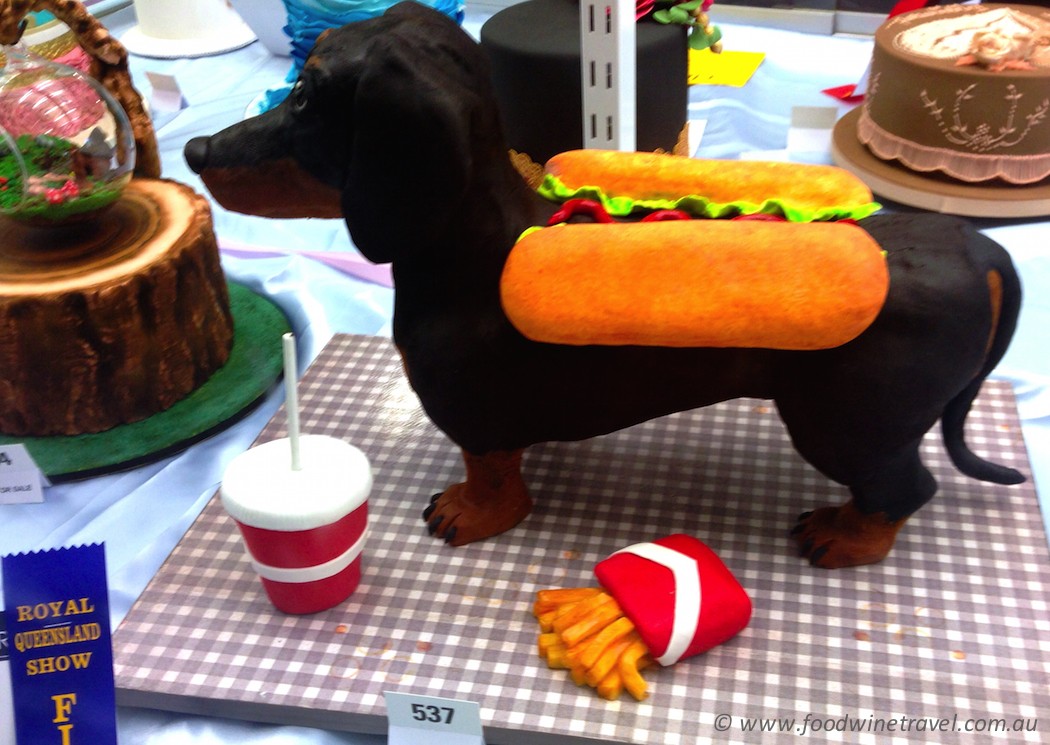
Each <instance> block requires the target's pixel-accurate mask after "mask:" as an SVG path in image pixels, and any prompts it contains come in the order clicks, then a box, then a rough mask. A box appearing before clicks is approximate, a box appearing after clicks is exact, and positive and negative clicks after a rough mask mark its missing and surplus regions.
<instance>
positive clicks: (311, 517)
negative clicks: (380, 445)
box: [219, 435, 372, 531]
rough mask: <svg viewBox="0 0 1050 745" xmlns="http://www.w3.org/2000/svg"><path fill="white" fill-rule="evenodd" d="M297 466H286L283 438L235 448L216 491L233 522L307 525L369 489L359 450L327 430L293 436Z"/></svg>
mask: <svg viewBox="0 0 1050 745" xmlns="http://www.w3.org/2000/svg"><path fill="white" fill-rule="evenodd" d="M299 457H300V463H301V464H302V468H301V469H300V470H298V471H293V470H292V451H291V445H290V444H289V442H288V440H287V439H281V440H273V441H271V442H266V443H263V444H262V445H258V446H256V447H254V448H252V449H250V450H248V451H246V452H244V453H241V454H240V455H238V456H237V457H236V458H234V459H233V461H231V462H230V465H229V466H228V467H227V469H226V473H225V474H224V476H223V481H222V488H221V490H220V492H219V495H220V498H221V500H222V505H223V507H225V508H226V511H227V512H228V513H230V516H231V517H233V518H234V519H235V520H237V521H238V522H242V523H245V524H246V525H251V526H253V527H256V528H264V529H266V530H289V531H290V530H310V529H311V528H317V527H320V526H322V525H327V524H329V523H333V522H335V521H336V520H339V519H340V518H342V517H344V516H346V515H348V514H349V513H351V512H353V511H354V510H355V509H357V508H358V507H360V506H361V505H362V504H364V502H365V500H366V499H367V498H368V493H369V491H371V489H372V470H371V468H370V467H369V465H368V459H367V458H366V457H365V454H364V453H362V452H361V451H360V450H358V449H357V448H355V447H354V446H353V445H351V444H349V443H347V442H344V441H343V440H339V439H337V438H335V437H328V436H327V435H302V436H301V437H300V438H299Z"/></svg>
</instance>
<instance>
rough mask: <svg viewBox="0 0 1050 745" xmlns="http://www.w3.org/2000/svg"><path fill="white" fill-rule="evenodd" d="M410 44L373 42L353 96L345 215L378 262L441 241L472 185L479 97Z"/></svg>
mask: <svg viewBox="0 0 1050 745" xmlns="http://www.w3.org/2000/svg"><path fill="white" fill-rule="evenodd" d="M409 43H410V41H409V40H403V39H398V38H397V37H396V36H394V38H393V39H389V38H388V39H385V40H382V41H379V42H378V43H376V44H374V45H373V46H372V48H371V49H370V50H369V54H368V55H367V56H366V58H365V61H364V63H363V64H364V65H365V68H364V71H363V73H362V75H361V77H360V79H359V81H358V84H357V90H356V95H355V98H354V115H353V132H352V133H349V134H350V136H351V137H352V147H351V153H350V166H349V169H348V177H347V183H346V184H345V186H344V188H343V196H342V208H343V216H344V218H345V219H346V223H347V226H348V227H349V229H350V234H351V236H352V237H353V240H354V243H355V244H356V245H357V247H358V248H359V249H360V251H361V252H362V253H363V254H364V255H365V256H366V257H367V258H368V259H369V260H370V261H373V262H376V263H384V262H389V261H393V260H394V259H395V258H396V256H397V254H398V252H400V251H404V250H412V249H413V248H414V247H415V246H420V245H427V244H428V243H433V242H434V241H435V240H440V235H441V233H442V231H443V230H444V228H445V226H446V225H447V224H448V223H449V221H450V220H451V219H452V218H453V217H454V215H455V214H456V211H457V210H458V208H459V206H460V204H461V201H462V199H463V196H464V194H465V192H466V186H467V173H468V169H469V161H470V147H469V137H470V115H469V101H470V97H471V96H472V95H473V94H472V93H471V92H469V91H465V90H464V89H463V87H462V86H461V85H456V84H455V83H451V82H448V81H446V80H444V77H445V75H444V74H443V72H442V71H441V70H440V66H441V61H440V57H439V56H438V55H435V56H434V58H433V59H428V61H427V64H426V65H424V66H420V65H419V59H420V57H419V54H418V51H417V52H416V53H415V55H410V54H408V53H406V52H405V51H403V48H404V46H405V45H406V44H409Z"/></svg>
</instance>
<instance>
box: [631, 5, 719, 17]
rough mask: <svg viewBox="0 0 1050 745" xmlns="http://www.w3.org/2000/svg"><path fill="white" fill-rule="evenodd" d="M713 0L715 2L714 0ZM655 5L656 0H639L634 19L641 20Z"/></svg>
mask: <svg viewBox="0 0 1050 745" xmlns="http://www.w3.org/2000/svg"><path fill="white" fill-rule="evenodd" d="M711 1H712V2H714V0H711ZM654 5H656V0H637V2H636V4H635V6H634V7H635V11H634V20H636V21H640V20H642V18H644V17H645V16H647V15H649V13H650V11H652V9H653V6H654Z"/></svg>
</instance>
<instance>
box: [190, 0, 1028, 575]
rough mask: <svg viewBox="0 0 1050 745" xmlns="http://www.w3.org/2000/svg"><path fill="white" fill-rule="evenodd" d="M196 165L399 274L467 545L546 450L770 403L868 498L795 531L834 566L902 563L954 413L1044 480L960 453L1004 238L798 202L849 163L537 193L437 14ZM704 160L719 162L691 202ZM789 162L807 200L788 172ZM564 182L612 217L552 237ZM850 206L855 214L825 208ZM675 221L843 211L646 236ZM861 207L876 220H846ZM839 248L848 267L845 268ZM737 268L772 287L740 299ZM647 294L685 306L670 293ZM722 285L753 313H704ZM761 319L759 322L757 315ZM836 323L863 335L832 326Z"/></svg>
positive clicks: (853, 493) (704, 222) (348, 62)
mask: <svg viewBox="0 0 1050 745" xmlns="http://www.w3.org/2000/svg"><path fill="white" fill-rule="evenodd" d="M185 155H186V158H187V161H188V163H189V164H190V166H191V168H193V170H194V171H196V172H197V173H199V174H200V175H201V177H202V179H203V181H204V183H205V185H206V186H207V188H208V189H209V190H210V191H211V193H212V194H213V195H214V197H215V198H216V199H217V200H218V201H219V202H220V203H221V204H222V205H224V206H225V207H227V208H229V209H231V210H236V211H240V212H245V213H249V214H256V215H265V216H272V217H342V218H343V219H345V221H346V224H347V226H348V228H349V230H350V234H351V237H352V238H353V241H354V243H355V244H356V246H357V247H358V248H359V250H360V251H361V252H362V253H363V254H364V255H365V256H366V257H367V258H368V259H369V260H370V261H373V262H376V263H386V262H389V263H390V264H391V265H392V274H393V278H394V285H395V301H394V328H393V332H394V341H395V343H396V346H397V348H398V350H399V352H400V354H401V356H402V359H403V361H404V368H405V371H406V373H407V376H408V379H409V382H410V383H411V385H412V387H413V389H414V390H415V391H416V393H417V395H418V396H419V398H420V400H421V402H422V405H423V407H424V409H425V411H426V413H427V415H428V416H429V417H430V418H431V419H432V421H433V422H434V423H435V424H436V425H437V426H438V427H439V428H440V429H441V430H443V431H444V432H445V433H446V434H447V435H448V437H450V438H451V439H452V440H453V441H454V442H455V443H456V444H457V445H458V446H459V447H460V448H461V449H462V451H463V457H464V460H465V465H466V480H465V482H463V483H459V484H455V485H452V486H449V487H448V488H445V490H444V491H443V492H441V493H440V494H438V495H435V497H434V498H433V499H432V500H431V503H430V505H429V506H428V507H426V509H425V511H424V513H423V514H424V520H425V521H426V522H427V525H428V527H429V529H430V531H431V533H433V534H435V535H436V536H437V537H439V538H441V539H443V540H444V541H446V542H447V543H449V544H452V545H462V544H465V543H469V542H472V541H477V540H479V539H483V538H486V537H489V536H493V535H496V534H498V533H500V532H502V531H506V530H508V529H510V528H512V527H513V526H515V525H516V524H517V523H518V522H520V521H521V520H522V519H523V518H524V517H525V516H526V515H527V514H528V513H529V511H530V509H531V506H532V502H531V497H530V496H529V492H528V489H527V487H526V485H525V483H524V481H523V479H522V475H521V470H520V466H521V458H522V453H523V451H524V449H525V448H527V447H528V446H529V445H532V444H535V443H539V442H546V441H566V440H580V439H584V438H590V437H594V436H598V435H602V434H605V433H609V432H612V431H615V430H618V429H621V428H624V427H628V426H631V425H634V424H636V423H639V422H643V421H646V420H649V419H652V418H655V417H660V416H663V415H666V414H669V413H672V412H676V411H682V410H687V409H692V408H696V407H700V406H705V405H709V404H712V403H715V402H718V401H723V400H726V399H730V398H736V397H742V396H748V397H756V398H762V399H769V400H773V401H775V403H776V406H777V408H778V410H779V413H780V416H781V418H782V419H783V421H784V423H785V425H786V428H787V431H788V433H789V435H790V437H791V440H792V442H793V444H794V446H795V448H796V449H797V450H798V452H799V453H800V454H801V455H802V456H803V457H804V458H805V459H806V460H807V461H809V463H811V464H812V465H813V466H814V467H815V468H817V469H818V470H819V471H820V472H822V473H823V474H824V475H826V476H827V477H828V478H830V479H833V480H834V481H836V482H839V483H840V484H843V485H845V486H846V487H848V489H849V493H850V499H849V501H848V502H846V503H845V504H843V505H841V506H829V507H821V508H819V509H816V510H814V511H812V512H808V513H805V514H803V515H802V516H801V517H800V518H799V522H798V524H797V525H796V526H794V528H793V534H794V535H795V539H796V540H797V541H798V544H799V546H800V549H801V553H802V554H803V555H804V556H806V557H808V559H809V560H810V561H811V562H812V563H813V564H816V565H818V566H823V567H829V568H830V567H841V566H850V565H856V564H863V563H870V562H875V561H878V560H880V559H881V558H883V557H884V556H885V555H886V554H887V552H888V551H889V550H890V548H891V547H892V545H893V542H894V539H895V537H896V534H897V532H898V530H899V529H900V528H901V526H902V525H903V524H904V522H905V520H906V518H908V516H910V515H911V514H913V513H914V512H915V511H916V510H918V509H919V508H920V507H921V506H922V505H923V504H924V503H925V502H927V501H928V500H929V499H930V498H931V497H932V496H933V495H934V492H935V491H936V483H935V481H934V478H933V477H932V475H931V474H930V472H929V471H928V470H927V469H926V468H925V467H924V465H923V464H922V462H921V460H920V455H919V444H920V441H921V440H922V438H923V436H924V435H925V434H926V432H927V431H928V430H930V429H931V428H932V427H933V426H934V424H935V423H936V422H937V420H938V419H941V420H942V428H943V436H944V442H945V446H946V449H947V451H948V453H949V455H950V457H951V459H952V461H953V463H954V464H955V465H956V467H957V468H959V470H960V471H962V472H963V473H965V474H967V475H968V476H970V477H973V478H977V479H981V480H985V481H990V482H995V483H1000V484H1011V483H1017V482H1020V481H1023V480H1024V477H1023V476H1022V475H1021V474H1020V473H1018V472H1017V471H1015V470H1013V469H1010V468H1007V467H1004V466H1001V465H997V464H993V463H990V462H988V461H986V460H984V459H982V458H980V457H978V456H977V455H975V454H974V453H973V452H972V451H971V450H970V449H969V448H968V447H967V445H966V443H965V441H964V421H965V419H966V415H967V413H968V412H969V409H970V406H971V404H972V402H973V401H974V399H975V397H976V396H977V394H978V391H979V389H980V387H981V383H982V381H983V380H984V378H985V377H986V376H987V375H988V374H989V372H990V371H991V370H992V368H993V367H994V366H995V365H996V363H997V362H998V360H999V359H1000V358H1001V357H1002V355H1003V353H1004V352H1005V350H1006V348H1007V345H1008V344H1009V341H1010V338H1011V335H1012V333H1013V330H1014V326H1015V323H1016V320H1017V316H1018V312H1019V307H1020V302H1021V298H1020V284H1019V281H1018V278H1017V275H1016V273H1015V271H1014V268H1013V266H1012V264H1011V261H1010V259H1009V256H1008V255H1007V253H1006V252H1005V251H1004V250H1003V249H1002V248H1001V247H1000V246H998V245H997V244H995V243H994V242H993V241H991V240H989V239H988V238H986V237H984V236H982V235H981V234H980V233H978V232H977V231H976V230H974V229H973V228H972V227H971V226H970V225H969V223H967V222H966V221H964V220H961V219H957V218H954V217H948V216H942V215H930V214H902V215H885V214H875V215H871V216H866V217H865V216H864V215H865V214H866V213H868V212H871V211H872V209H871V207H870V205H869V206H867V207H865V206H864V205H865V203H866V202H870V199H871V194H870V192H868V191H866V189H865V188H864V187H862V192H863V193H861V194H859V195H858V194H853V195H852V196H844V197H843V196H838V197H833V196H829V194H828V192H827V190H826V189H825V191H824V193H822V194H821V195H818V197H819V198H818V201H821V200H822V201H823V207H821V206H820V205H819V204H808V205H807V204H805V203H804V202H805V198H806V197H805V194H803V193H801V192H805V191H807V190H812V189H816V190H818V191H819V190H820V189H821V188H823V187H821V186H820V184H821V183H823V182H824V181H826V180H828V179H830V180H836V179H840V178H842V174H844V172H841V173H840V174H839V175H836V173H835V172H836V171H837V169H833V168H831V167H818V166H814V167H812V169H813V170H808V167H803V166H798V165H788V166H783V165H780V166H778V165H777V164H765V165H764V166H759V167H756V166H754V165H750V164H749V165H744V164H736V165H733V164H731V163H729V162H725V163H717V162H716V163H714V164H711V163H708V164H705V163H703V162H702V161H691V159H687V158H675V156H657V155H648V156H646V155H642V154H609V153H594V154H579V153H570V154H566V155H565V156H564V157H563V156H557V157H556V158H555V159H554V163H552V164H551V165H549V166H548V181H551V182H552V183H547V184H546V195H544V194H541V193H538V191H537V189H535V188H533V187H530V186H529V185H527V184H526V183H525V180H524V179H523V178H522V176H521V175H520V174H519V172H518V170H517V169H516V168H515V167H514V165H513V164H512V162H511V159H510V158H509V157H508V151H507V146H506V143H505V141H504V138H503V135H502V126H501V123H500V119H499V114H498V113H497V107H496V103H495V98H494V96H493V92H492V83H491V81H490V79H489V74H488V67H487V61H486V59H485V57H484V54H483V52H482V51H481V50H480V48H479V47H478V45H477V44H476V43H475V42H474V41H473V40H472V39H471V38H470V37H469V36H468V35H467V34H466V33H464V32H463V31H462V30H461V29H460V28H459V27H458V26H456V25H455V24H454V23H452V22H450V21H449V20H448V19H447V18H445V17H444V16H442V15H441V14H440V13H437V12H435V11H432V10H430V9H428V8H425V7H423V6H421V5H418V4H415V3H411V2H405V3H401V4H399V5H396V6H394V7H393V8H391V9H390V10H388V11H387V12H386V13H385V14H384V15H382V16H380V17H378V18H375V19H371V20H367V21H360V22H357V23H353V24H350V25H347V26H345V27H343V28H340V29H333V30H330V31H327V32H325V33H324V34H323V35H322V37H321V38H319V39H318V42H317V45H316V47H315V48H314V50H313V52H312V54H311V56H310V57H309V59H308V61H307V62H306V64H305V67H304V69H303V71H302V74H301V76H300V78H299V80H298V81H297V82H296V83H295V85H294V87H293V90H292V92H291V93H290V95H289V97H288V99H287V100H286V101H284V102H283V103H282V104H281V105H280V106H278V107H277V108H275V109H274V110H272V111H270V112H268V113H266V114H264V115H262V116H259V117H256V118H254V119H249V120H246V121H244V122H241V123H238V124H236V125H233V126H232V127H230V128H228V129H225V130H223V131H222V132H219V133H218V134H215V135H213V136H211V137H201V138H195V139H193V140H191V141H190V142H189V143H187V145H186V149H185ZM634 158H641V159H642V160H641V163H640V164H639V163H638V162H636V161H634V160H632V159H634ZM650 159H651V160H650ZM661 159H663V160H661ZM670 160H674V161H675V163H674V164H671V163H670ZM577 161H578V162H577ZM683 164H691V165H688V166H687V165H683ZM683 167H685V168H687V169H688V168H689V167H692V168H699V169H701V171H702V172H701V173H699V174H698V173H696V172H693V173H691V174H688V175H687V178H688V179H692V181H691V182H690V183H687V184H686V185H685V186H684V187H683V186H681V185H676V178H677V176H676V175H675V174H676V173H677V171H679V170H680V169H681V168H683ZM778 168H780V169H781V171H786V173H784V172H782V173H781V174H780V176H779V181H778V182H777V183H781V184H784V183H785V182H786V183H787V185H786V186H783V187H774V186H772V185H771V184H772V183H773V181H771V179H770V178H767V176H768V174H769V173H772V172H775V171H776V170H777V169H778ZM704 169H706V171H705V170H704ZM741 169H743V170H741ZM747 169H752V170H747ZM625 174H626V175H625ZM705 174H706V175H705ZM774 175H775V174H774ZM785 175H786V176H787V178H786V179H785V178H784V176H785ZM845 175H846V176H848V174H845ZM657 176H659V178H657ZM665 177H666V178H665ZM851 178H852V177H849V178H847V179H846V180H847V181H849V180H850V179H851ZM857 183H859V182H857ZM634 184H640V186H638V187H636V186H635V185H634ZM719 184H721V186H719ZM587 187H593V188H592V189H591V190H590V192H588V191H587ZM722 187H725V188H724V189H722ZM636 188H637V189H640V191H637V192H636V193H633V194H632V193H630V192H631V191H632V190H634V189H636ZM777 188H782V189H783V190H784V191H783V194H780V193H773V192H774V191H775V190H776V189H777ZM828 188H829V189H830V188H832V187H828ZM836 188H837V187H836ZM683 189H684V190H683ZM719 189H722V191H723V192H724V193H718V194H715V193H714V192H716V191H718V190H719ZM763 190H765V193H762V192H763ZM540 191H544V190H540ZM557 193H562V194H563V196H564V197H565V198H566V199H569V201H570V202H572V201H574V200H578V199H582V198H584V197H587V196H591V197H594V199H589V200H588V201H586V202H584V203H577V204H584V205H590V206H588V207H587V209H590V208H591V206H593V203H595V202H596V203H597V204H598V206H599V207H601V209H596V210H594V214H598V215H600V216H602V219H603V220H605V221H606V222H607V221H609V220H611V221H613V223H614V224H567V225H561V226H556V227H542V226H545V225H546V224H547V223H548V221H550V219H551V217H552V216H553V215H554V213H555V212H556V211H562V212H564V209H565V208H564V206H563V205H561V204H558V203H557V201H551V196H552V194H554V195H555V197H556V196H557ZM836 199H837V200H838V201H840V202H843V203H847V202H848V203H852V207H849V206H848V205H847V206H848V208H847V209H846V210H845V211H844V213H843V214H835V212H836V210H835V209H831V210H830V211H828V210H827V209H824V208H825V207H828V206H829V201H830V202H833V201H834V200H836ZM567 204H568V203H567ZM777 205H779V206H777ZM831 206H834V205H833V204H832V205H831ZM668 209H670V210H672V211H673V212H675V213H679V212H682V211H687V212H688V211H689V210H690V209H694V210H695V211H699V212H702V213H706V214H705V217H706V218H711V217H719V216H723V215H730V214H735V215H741V214H745V213H748V212H756V213H765V212H779V213H780V214H782V215H786V216H788V217H789V218H792V217H798V214H802V216H803V217H808V218H815V219H817V220H823V221H818V222H809V223H801V224H796V223H795V222H790V221H789V222H780V223H767V222H763V221H757V220H756V221H729V220H719V219H695V220H689V221H679V222H675V223H672V222H670V221H667V222H664V221H654V222H652V223H648V222H647V223H643V222H640V221H638V220H637V217H638V216H639V215H650V214H652V215H654V216H656V217H661V216H664V214H665V211H666V210H668ZM585 211H586V210H585ZM850 212H852V213H853V215H854V216H855V217H860V218H861V219H859V220H857V221H856V222H855V223H852V224H851V223H850V222H849V221H838V222H835V221H831V220H830V218H834V217H842V216H846V213H850ZM606 213H610V214H612V217H605V215H606ZM565 216H566V215H565V214H562V215H558V216H556V217H554V221H555V222H557V221H559V220H561V219H562V218H564V217H565ZM623 220H634V222H631V223H630V224H623V222H622V221H623ZM577 221H578V218H576V219H569V220H568V222H570V223H574V222H577ZM536 226H541V227H540V229H539V230H533V231H531V232H529V229H530V228H533V227H536ZM650 230H651V231H653V232H648V231H650ZM523 234H524V235H523ZM519 238H520V239H521V240H520V241H519ZM602 247H604V248H606V249H616V250H605V251H604V252H603V251H602V250H601V248H602ZM705 248H707V249H711V250H708V251H706V252H705V251H704V250H701V249H705ZM656 249H659V250H656ZM774 249H775V250H774ZM777 253H779V254H780V255H779V257H775V256H774V254H777ZM831 253H837V254H841V255H843V256H851V257H852V259H850V260H849V261H852V262H853V263H852V264H850V263H847V265H846V266H845V268H839V269H829V268H827V267H826V266H824V265H825V264H826V263H830V261H829V260H828V259H827V257H828V256H829V255H830V254H831ZM712 254H720V255H722V256H725V257H728V260H729V262H730V263H729V264H728V265H727V266H728V268H727V267H726V266H723V267H722V268H717V267H716V262H715V260H714V259H713V258H712ZM785 256H786V257H787V258H785ZM552 258H553V262H552V261H551V260H550V259H552ZM705 267H711V269H710V271H708V270H707V269H706V268H705ZM810 272H817V276H816V280H815V282H814V283H811V284H815V285H816V290H807V291H806V292H815V293H816V295H812V294H809V295H799V294H798V293H797V292H796V288H795V285H794V284H793V283H796V282H797V281H799V275H800V274H806V273H810ZM740 273H744V274H750V275H754V276H755V278H756V280H757V281H758V284H757V285H756V286H754V287H753V288H752V289H749V290H744V291H740V290H735V289H733V288H734V286H735V285H737V284H738V278H737V275H738V274H740ZM632 285H635V286H640V287H642V288H643V289H644V292H649V293H657V294H659V293H662V295H661V296H660V297H659V298H658V299H656V300H652V299H648V300H647V299H645V296H644V294H640V293H639V292H638V291H637V287H635V288H633V289H632V287H631V286H632ZM856 287H866V288H867V289H865V290H863V291H860V292H858V291H857V290H856V289H855V288H856ZM712 295H721V296H726V297H727V298H728V299H729V302H730V303H731V306H730V309H729V310H726V309H725V308H724V307H723V308H721V309H717V308H714V309H712V308H708V307H706V305H705V304H706V303H707V301H708V299H709V297H710V296H712ZM846 296H850V297H849V298H847V297H846ZM854 296H855V297H854ZM734 298H735V299H734ZM850 298H852V299H850ZM607 303H608V304H607ZM751 306H763V307H762V308H759V309H758V310H756V311H754V313H755V314H756V315H755V318H756V319H757V320H752V321H749V320H748V319H749V318H750V314H752V312H753V311H752V309H751ZM817 308H823V311H822V312H818V311H817V310H816V309H817ZM551 312H553V314H554V315H553V316H552V315H550V313H551ZM789 316H790V317H793V318H794V320H790V319H788V320H785V319H786V317H789ZM836 316H838V317H841V319H845V321H846V323H845V326H837V325H836V324H835V323H833V322H832V321H830V320H828V319H829V318H833V317H836ZM821 319H823V320H821ZM746 327H750V328H752V329H757V331H756V334H757V335H756V336H755V337H753V338H752V337H749V336H748V333H749V332H748V331H747V328H746ZM818 327H819V329H820V330H815V329H818ZM704 329H706V330H704Z"/></svg>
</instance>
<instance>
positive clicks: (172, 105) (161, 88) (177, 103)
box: [146, 71, 186, 112]
mask: <svg viewBox="0 0 1050 745" xmlns="http://www.w3.org/2000/svg"><path fill="white" fill-rule="evenodd" d="M146 79H147V80H149V84H150V85H151V86H152V87H153V96H152V97H151V98H150V105H151V106H152V107H153V108H154V109H156V110H157V111H165V112H173V111H181V110H182V109H184V108H186V99H185V98H184V97H183V95H182V89H181V88H179V83H178V81H177V80H175V76H174V75H165V74H163V73H159V72H149V71H147V72H146Z"/></svg>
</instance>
